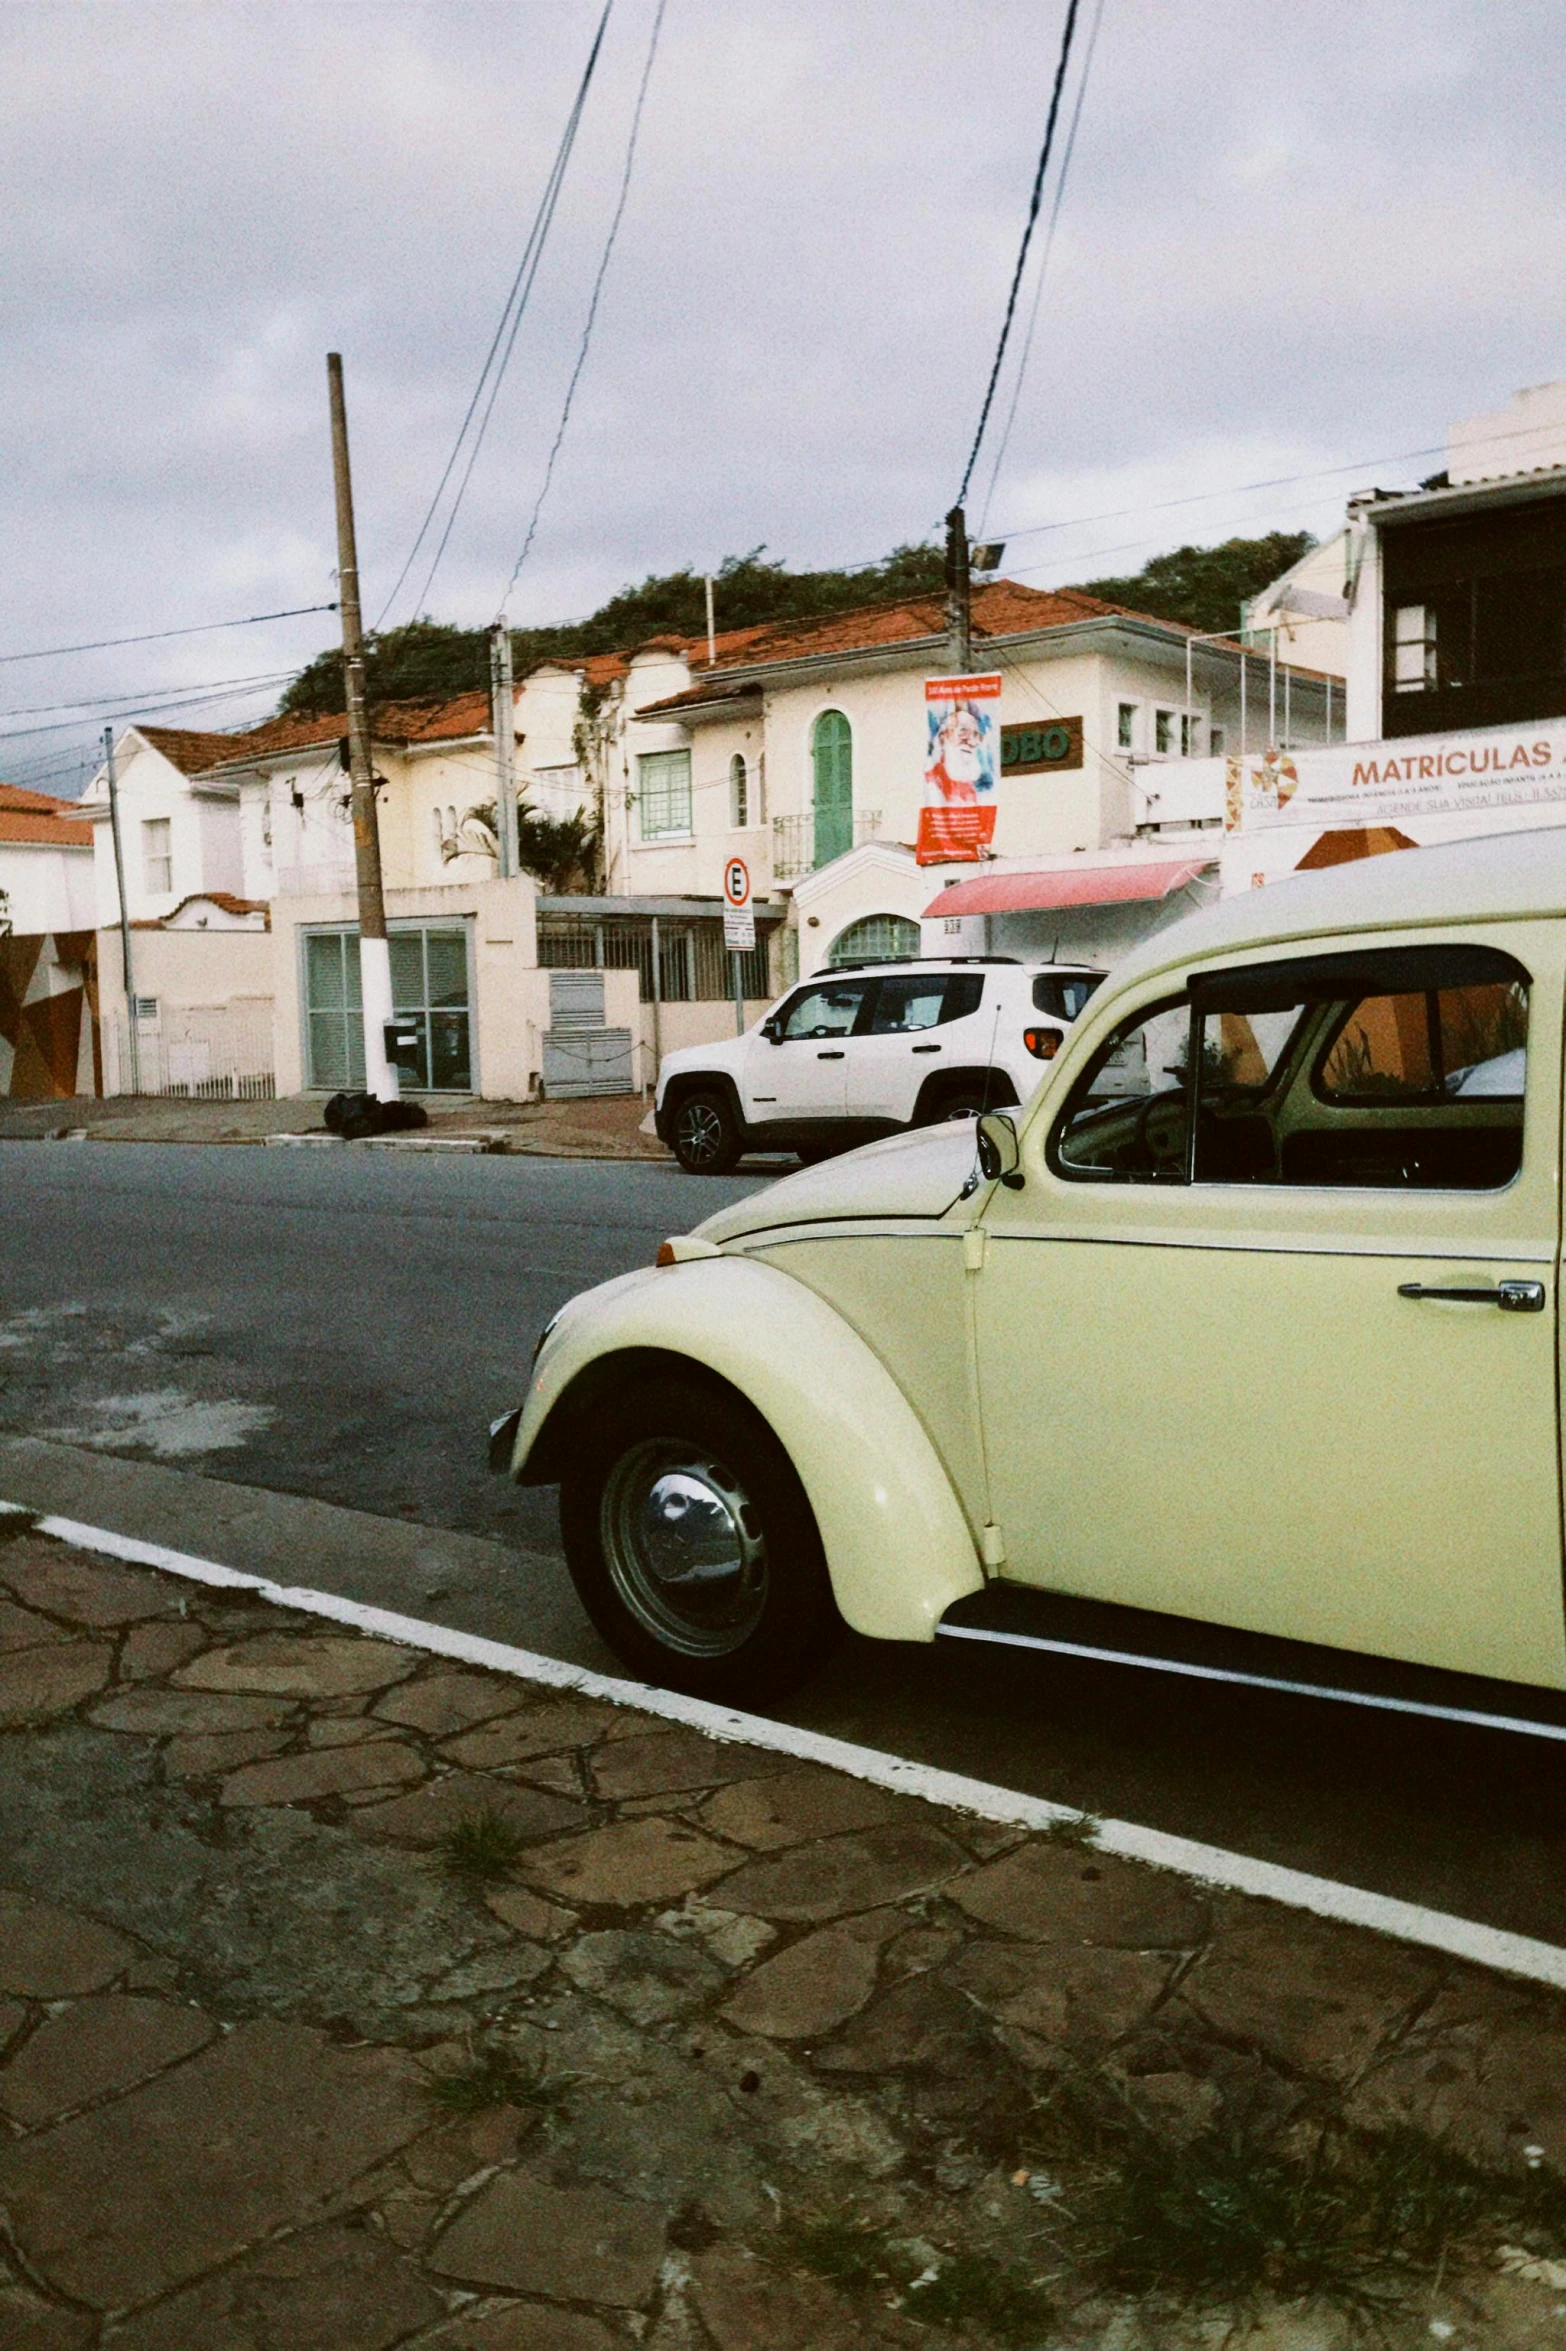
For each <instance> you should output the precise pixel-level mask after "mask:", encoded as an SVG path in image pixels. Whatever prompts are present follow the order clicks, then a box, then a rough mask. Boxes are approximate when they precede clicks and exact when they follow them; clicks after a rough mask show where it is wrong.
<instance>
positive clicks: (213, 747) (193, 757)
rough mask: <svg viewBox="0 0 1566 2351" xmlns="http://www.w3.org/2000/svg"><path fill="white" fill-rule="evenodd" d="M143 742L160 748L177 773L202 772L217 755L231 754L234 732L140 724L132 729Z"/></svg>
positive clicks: (158, 750) (154, 747)
mask: <svg viewBox="0 0 1566 2351" xmlns="http://www.w3.org/2000/svg"><path fill="white" fill-rule="evenodd" d="M134 731H135V732H136V733H137V734H138V735H140V737H141V739H142V741H143V742H144V743H150V744H151V746H152V748H153V750H154V751H157V752H160V753H161V754H162V756H163V757H164V758H165V759H166V760H168V761H169V763H170V765H171V766H174V767H177V768H178V769H179V772H180V774H181V775H187V776H198V775H204V774H205V773H206V771H207V769H208V768H209V767H215V766H216V765H217V763H218V761H219V760H220V759H224V758H231V757H232V756H233V750H234V746H235V744H236V743H237V742H239V741H241V740H242V739H243V738H242V737H240V736H238V735H208V734H198V733H197V732H196V731H195V730H194V729H193V728H191V727H144V726H138V727H136V728H135V730H134Z"/></svg>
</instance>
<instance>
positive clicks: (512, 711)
mask: <svg viewBox="0 0 1566 2351" xmlns="http://www.w3.org/2000/svg"><path fill="white" fill-rule="evenodd" d="M489 687H490V699H491V704H492V707H493V710H494V727H495V845H496V848H497V849H498V851H499V853H500V870H501V873H502V874H504V875H511V874H514V873H517V872H519V871H520V869H521V862H522V861H521V855H520V843H519V841H518V838H517V735H516V723H517V705H516V691H515V687H514V685H513V683H512V677H511V631H510V629H509V627H508V626H507V624H506V618H505V615H504V613H502V615H501V617H500V619H499V620H497V621H496V623H495V625H494V627H493V628H492V629H491V631H490V633H489Z"/></svg>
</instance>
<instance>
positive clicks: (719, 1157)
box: [673, 1086, 744, 1175]
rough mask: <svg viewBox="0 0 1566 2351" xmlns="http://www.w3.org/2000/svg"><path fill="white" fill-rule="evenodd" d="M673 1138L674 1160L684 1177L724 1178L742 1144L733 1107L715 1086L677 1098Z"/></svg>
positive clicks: (699, 1089)
mask: <svg viewBox="0 0 1566 2351" xmlns="http://www.w3.org/2000/svg"><path fill="white" fill-rule="evenodd" d="M673 1137H674V1156H675V1158H676V1159H677V1160H678V1161H679V1163H680V1165H681V1167H683V1168H684V1170H685V1172H686V1174H687V1175H727V1174H728V1172H729V1169H730V1168H731V1167H732V1166H733V1165H734V1163H735V1161H736V1160H737V1159H738V1157H739V1155H740V1151H741V1149H742V1147H743V1142H744V1138H743V1136H742V1135H741V1133H740V1128H739V1121H738V1119H737V1118H736V1117H735V1115H734V1111H733V1107H732V1105H731V1104H730V1102H729V1100H728V1097H727V1095H725V1094H723V1093H721V1092H720V1091H719V1090H718V1088H717V1087H716V1086H710V1087H709V1086H698V1087H696V1088H694V1089H693V1091H692V1092H690V1093H689V1094H682V1095H681V1097H680V1101H679V1106H678V1108H677V1109H676V1110H675V1113H674V1123H673Z"/></svg>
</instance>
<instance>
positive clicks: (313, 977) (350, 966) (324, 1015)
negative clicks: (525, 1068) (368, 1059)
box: [304, 924, 473, 1094]
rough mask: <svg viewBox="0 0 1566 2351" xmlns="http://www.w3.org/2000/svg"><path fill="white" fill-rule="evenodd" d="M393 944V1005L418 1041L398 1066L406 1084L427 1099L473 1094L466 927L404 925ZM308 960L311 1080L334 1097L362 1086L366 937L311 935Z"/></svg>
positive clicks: (307, 1033) (307, 1038)
mask: <svg viewBox="0 0 1566 2351" xmlns="http://www.w3.org/2000/svg"><path fill="white" fill-rule="evenodd" d="M387 944H388V948H389V952H390V959H391V982H392V1003H393V1006H394V1008H395V1010H396V1013H397V1016H398V1022H399V1026H400V1027H401V1028H402V1029H403V1030H404V1032H405V1033H406V1034H408V1035H410V1036H412V1037H413V1038H414V1040H415V1041H414V1043H413V1044H412V1045H410V1046H409V1047H408V1048H407V1049H406V1054H405V1057H404V1058H400V1059H399V1062H398V1070H399V1074H400V1076H401V1080H402V1083H403V1085H404V1086H405V1087H406V1088H408V1090H409V1091H410V1092H414V1093H421V1094H424V1093H437V1094H439V1093H455V1094H466V1093H469V1092H471V1090H472V1084H473V1068H472V1039H471V1029H470V1005H469V990H468V938H467V932H466V930H465V929H462V928H459V927H458V926H456V925H446V926H436V925H433V924H429V925H426V924H416V925H412V926H408V927H399V928H397V929H395V930H393V932H392V934H391V937H390V939H389V940H388V942H387ZM304 959H305V972H304V977H305V1046H306V1066H307V1069H308V1071H309V1076H308V1080H307V1083H308V1084H309V1085H311V1086H312V1087H317V1088H320V1089H322V1090H324V1091H326V1092H329V1093H336V1092H337V1091H338V1090H339V1089H340V1088H343V1087H349V1088H354V1089H357V1088H359V1087H362V1086H363V1084H364V1011H363V999H362V997H361V994H360V989H359V934H358V932H357V931H356V930H331V931H307V932H306V933H305V935H304Z"/></svg>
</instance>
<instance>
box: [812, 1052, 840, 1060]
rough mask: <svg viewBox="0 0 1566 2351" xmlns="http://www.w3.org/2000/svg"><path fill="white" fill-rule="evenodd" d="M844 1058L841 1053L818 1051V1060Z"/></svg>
mask: <svg viewBox="0 0 1566 2351" xmlns="http://www.w3.org/2000/svg"><path fill="white" fill-rule="evenodd" d="M842 1058H843V1056H842V1054H841V1053H818V1054H817V1055H816V1059H817V1060H818V1061H841V1060H842Z"/></svg>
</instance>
